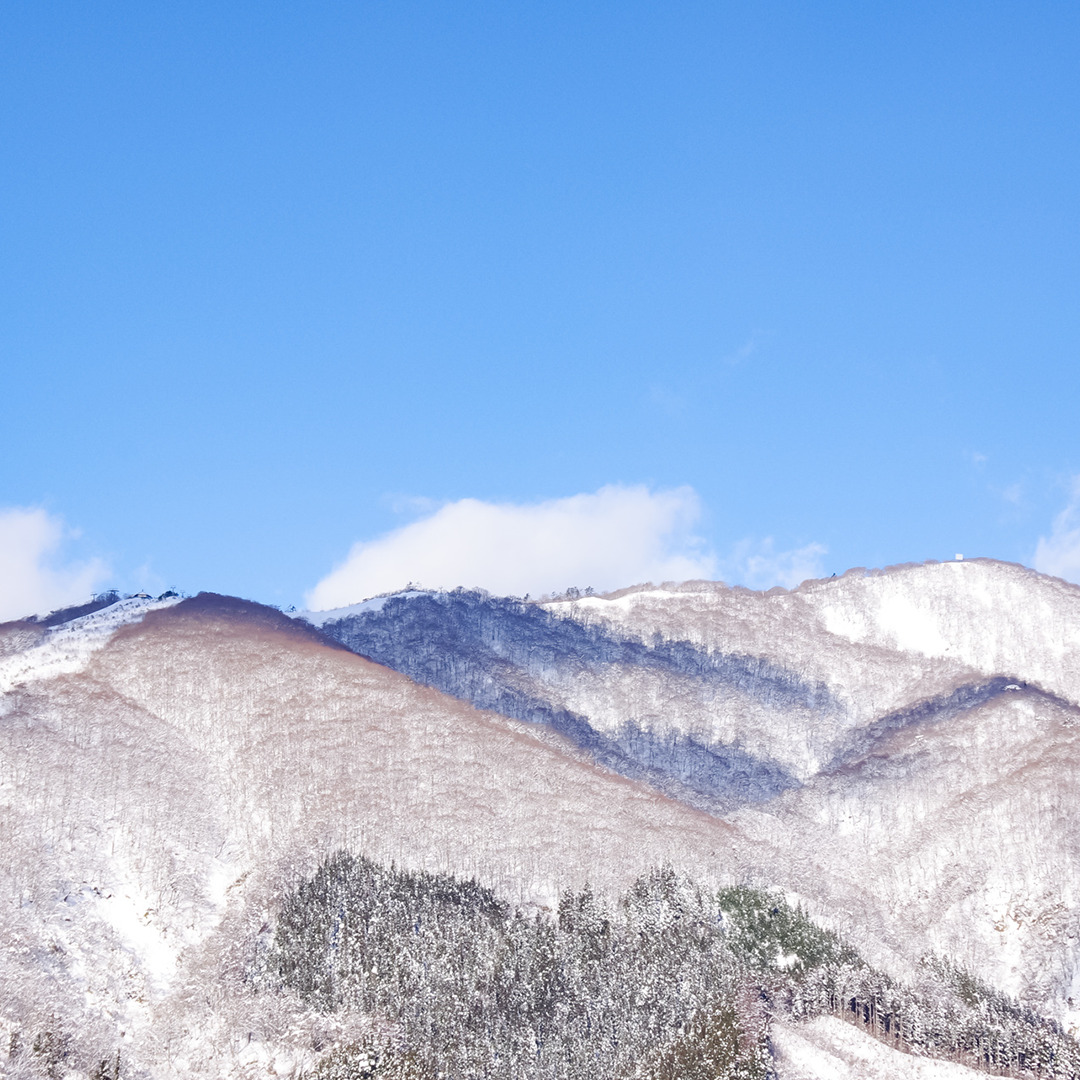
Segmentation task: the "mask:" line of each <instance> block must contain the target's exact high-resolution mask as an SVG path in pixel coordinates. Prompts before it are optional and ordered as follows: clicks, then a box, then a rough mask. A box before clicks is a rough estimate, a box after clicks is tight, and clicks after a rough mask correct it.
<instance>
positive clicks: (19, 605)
mask: <svg viewBox="0 0 1080 1080" xmlns="http://www.w3.org/2000/svg"><path fill="white" fill-rule="evenodd" d="M64 539H65V529H64V524H63V522H62V521H61V520H60V519H59V518H56V517H53V516H52V515H50V514H48V513H46V511H44V510H42V509H40V508H35V507H10V508H8V509H4V510H0V621H5V620H9V619H17V618H20V617H21V616H24V615H36V614H44V613H47V612H49V611H53V610H55V609H56V608H59V607H64V606H65V605H66V604H77V603H79V602H80V601H82V600H87V599H89V597H90V595H91V593H92V592H93V591H94V589H95V587H97V586H98V585H100V584H101V581H102V578H103V577H104V575H105V573H106V567H105V565H104V563H102V562H101V561H100V560H98V559H94V560H91V561H89V562H83V563H66V564H65V563H63V562H61V561H58V556H59V554H60V551H61V548H62V546H63V541H64Z"/></svg>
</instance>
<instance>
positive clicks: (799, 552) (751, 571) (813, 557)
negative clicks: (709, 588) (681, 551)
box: [721, 536, 829, 589]
mask: <svg viewBox="0 0 1080 1080" xmlns="http://www.w3.org/2000/svg"><path fill="white" fill-rule="evenodd" d="M828 550H829V549H828V548H827V547H825V546H824V545H823V544H817V543H811V544H806V545H804V546H803V547H798V548H789V549H788V550H786V551H777V550H776V544H775V543H774V541H773V538H772V537H771V536H767V537H765V539H764V540H750V539H747V540H742V541H740V542H739V543H738V544H736V545H735V547H734V549H733V550H732V552H731V554H730V555H729V556H728V557H727V558H726V559H723V560H722V562H721V570H722V572H723V576H724V578H725V579H726V580H727V581H730V582H732V583H734V584H739V585H746V586H748V587H749V588H752V589H770V588H772V587H773V586H774V585H783V586H784V587H785V588H787V589H792V588H794V587H795V586H796V585H799V584H801V583H802V582H804V581H807V580H808V579H810V578H819V577H823V576H824V574H825V571H824V565H823V563H822V558H823V557H824V556H825V555H827V554H828Z"/></svg>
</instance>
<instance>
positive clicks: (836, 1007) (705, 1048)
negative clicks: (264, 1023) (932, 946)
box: [252, 852, 1080, 1080]
mask: <svg viewBox="0 0 1080 1080" xmlns="http://www.w3.org/2000/svg"><path fill="white" fill-rule="evenodd" d="M252 978H253V979H254V980H255V981H256V982H257V983H258V984H259V985H260V987H262V988H264V990H265V991H266V992H273V991H274V990H275V989H283V988H290V989H293V990H295V991H297V992H298V993H299V994H300V995H301V996H302V998H303V999H304V1000H305V1001H307V1002H308V1003H309V1004H311V1005H312V1006H314V1007H315V1008H317V1009H320V1010H328V1011H332V1010H341V1009H350V1010H358V1011H362V1012H363V1013H365V1014H368V1015H370V1016H372V1017H374V1018H376V1019H377V1020H380V1021H382V1022H383V1023H382V1026H381V1028H380V1029H379V1031H378V1033H376V1034H373V1036H372V1037H371V1038H370V1039H369V1040H367V1041H364V1042H358V1043H354V1044H352V1045H348V1046H343V1047H337V1048H335V1049H333V1050H332V1051H330V1052H329V1053H327V1054H326V1055H325V1056H324V1057H323V1058H322V1059H321V1061H320V1062H319V1064H318V1066H317V1067H316V1070H315V1073H314V1074H313V1077H312V1080H347V1078H353V1077H365V1078H383V1077H385V1078H388V1080H390V1078H401V1080H406V1078H408V1080H412V1078H416V1080H428V1078H430V1080H435V1078H447V1080H450V1078H454V1080H457V1078H460V1080H481V1078H484V1080H513V1078H526V1077H527V1078H530V1080H532V1078H535V1080H556V1078H557V1080H630V1078H645V1077H649V1078H656V1080H766V1078H768V1077H770V1076H771V1075H772V1072H771V1058H770V1053H769V1024H770V1021H771V1019H772V1017H774V1016H776V1015H784V1016H786V1017H792V1018H804V1017H811V1016H816V1015H822V1014H832V1015H836V1016H841V1017H843V1018H844V1019H846V1020H848V1021H850V1022H851V1023H853V1024H856V1025H859V1026H861V1027H862V1028H864V1029H865V1030H867V1031H868V1032H869V1033H871V1034H872V1035H874V1036H876V1037H877V1038H879V1039H882V1040H884V1041H886V1042H888V1043H890V1044H891V1045H893V1046H896V1047H898V1048H900V1049H902V1050H905V1051H907V1052H910V1053H914V1054H920V1055H928V1056H933V1057H943V1058H948V1059H951V1060H955V1061H959V1062H962V1063H964V1064H967V1065H969V1066H974V1067H977V1068H981V1069H982V1070H984V1071H986V1072H989V1073H993V1074H997V1075H1008V1076H1017V1077H1022V1076H1039V1077H1062V1078H1065V1077H1076V1076H1080V1047H1078V1046H1077V1044H1076V1043H1075V1042H1074V1040H1072V1039H1071V1038H1069V1037H1068V1036H1067V1035H1065V1034H1064V1032H1063V1031H1062V1030H1061V1029H1060V1027H1059V1026H1058V1025H1056V1024H1055V1023H1053V1022H1052V1021H1049V1020H1047V1019H1045V1018H1044V1017H1041V1016H1039V1015H1038V1014H1037V1013H1035V1012H1033V1011H1030V1010H1027V1009H1024V1008H1023V1007H1021V1006H1020V1005H1019V1004H1017V1003H1016V1002H1014V1001H1012V1000H1010V999H1009V998H1007V997H1005V996H1004V995H1002V994H999V993H997V992H995V991H992V990H990V989H989V988H987V987H985V986H983V985H982V984H981V983H979V982H978V980H976V979H975V978H973V977H972V976H971V975H969V974H967V973H966V972H964V971H962V970H961V969H959V968H957V967H955V966H953V965H951V964H949V963H948V962H946V961H943V960H941V959H939V958H934V957H927V958H925V960H924V961H923V963H922V965H921V969H920V976H919V979H918V980H916V981H914V982H913V983H912V984H910V985H909V984H902V983H899V982H897V981H895V980H893V979H890V978H889V977H888V976H886V975H885V974H883V973H882V972H879V971H876V970H875V969H874V968H872V967H871V966H870V965H868V964H866V963H865V962H864V961H863V960H862V959H861V958H860V956H859V955H858V954H857V953H856V952H855V951H854V950H853V949H852V948H851V947H850V946H848V945H847V944H846V943H845V942H844V941H843V940H842V939H841V938H840V937H838V936H837V935H836V934H835V933H833V932H831V931H828V930H825V929H822V928H821V927H819V926H817V925H816V924H815V923H814V922H813V921H812V920H811V919H810V918H808V916H807V915H806V914H805V912H804V911H803V910H802V909H801V908H799V907H792V906H791V905H789V904H788V903H786V902H785V900H784V899H783V898H782V897H781V896H780V895H779V894H776V893H772V892H769V891H766V890H761V889H756V888H751V887H748V886H734V887H730V888H725V889H720V890H717V891H709V890H706V889H703V888H701V887H700V886H698V885H697V884H695V883H694V882H693V881H691V880H689V879H687V878H685V877H681V876H679V875H677V874H676V873H675V872H673V871H672V870H670V869H659V870H656V871H654V872H652V873H651V874H648V875H646V876H644V877H642V878H640V879H639V880H638V881H637V882H636V883H635V884H634V885H633V887H632V888H630V889H629V890H628V891H627V892H626V893H625V894H624V895H623V896H622V897H621V898H620V899H619V901H618V902H617V903H616V904H612V905H608V904H606V903H604V902H603V901H602V900H601V899H600V898H598V897H597V896H596V895H594V894H593V892H592V891H591V890H590V889H588V888H585V889H584V890H582V891H581V892H576V893H575V892H568V893H565V894H563V895H562V897H561V898H560V900H559V903H558V909H557V911H556V912H553V913H551V912H546V911H543V910H536V911H531V912H528V911H523V910H520V909H513V908H511V907H510V906H509V905H508V904H506V903H504V902H503V901H501V900H499V899H498V898H496V896H495V895H494V894H493V893H492V892H490V891H489V890H487V889H485V888H483V887H482V886H480V885H478V884H476V883H475V882H472V881H464V880H459V879H456V878H454V877H451V876H448V875H437V874H429V873H424V872H414V871H405V870H399V869H395V868H394V867H384V866H380V865H378V864H377V863H375V862H373V861H371V860H368V859H366V858H363V857H359V856H355V855H352V854H348V853H344V852H343V853H339V854H338V855H336V856H334V857H333V858H331V859H329V860H327V861H326V862H325V863H324V864H323V865H322V866H321V867H320V868H319V870H318V871H317V873H315V874H314V875H313V876H312V877H311V878H310V879H308V880H306V881H304V882H302V883H301V884H300V885H299V886H298V887H297V888H296V889H295V890H294V891H293V892H292V893H291V894H290V895H289V896H288V897H287V898H286V899H285V901H284V903H283V905H282V910H281V914H280V918H279V920H278V923H277V927H276V931H275V933H274V935H273V939H272V943H271V944H270V945H268V946H267V947H265V948H264V949H263V950H262V951H261V952H260V954H259V956H258V958H257V960H256V962H255V963H254V965H253V968H252Z"/></svg>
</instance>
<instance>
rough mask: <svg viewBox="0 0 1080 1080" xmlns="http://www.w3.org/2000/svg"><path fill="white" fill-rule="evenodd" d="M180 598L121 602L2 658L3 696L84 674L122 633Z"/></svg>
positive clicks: (51, 631)
mask: <svg viewBox="0 0 1080 1080" xmlns="http://www.w3.org/2000/svg"><path fill="white" fill-rule="evenodd" d="M180 600H181V597H179V596H175V597H170V598H169V599H167V600H143V599H140V598H138V597H133V598H132V599H130V600H120V601H118V602H117V603H115V604H110V605H109V607H106V608H101V609H100V610H99V611H93V612H91V613H90V614H89V615H83V616H82V617H81V618H78V619H72V620H71V622H67V623H63V624H61V625H60V626H55V627H52V628H51V629H49V630H47V631H46V632H45V638H44V640H43V641H41V642H39V643H38V644H37V645H34V646H31V647H30V648H29V649H25V650H23V651H22V652H17V653H15V654H14V655H12V656H5V657H3V658H0V693H7V692H8V691H9V690H11V689H12V688H13V687H16V686H19V685H20V684H22V683H27V682H33V681H35V680H38V679H51V678H55V677H56V676H57V675H70V674H72V673H74V672H77V671H82V670H83V668H85V667H86V665H87V664H88V663H89V661H90V657H91V656H93V654H94V653H96V652H97V651H98V650H99V649H103V648H104V647H105V645H106V644H107V643H108V641H109V639H110V638H111V637H112V636H113V634H115V633H116V631H117V630H119V629H120V627H121V626H127V625H129V624H131V623H137V622H139V621H140V620H141V619H142V618H143V616H145V615H146V614H147V613H148V612H151V611H156V610H157V609H158V608H167V607H172V606H173V605H174V604H178V603H180Z"/></svg>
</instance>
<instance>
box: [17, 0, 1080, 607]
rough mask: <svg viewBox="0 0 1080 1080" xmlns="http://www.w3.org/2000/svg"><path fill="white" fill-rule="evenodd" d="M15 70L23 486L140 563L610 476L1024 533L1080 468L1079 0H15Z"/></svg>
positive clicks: (827, 537) (890, 556) (724, 520)
mask: <svg viewBox="0 0 1080 1080" xmlns="http://www.w3.org/2000/svg"><path fill="white" fill-rule="evenodd" d="M0 82H2V93H0V146H2V151H0V273H2V290H0V294H2V295H0V418H2V426H0V454H2V457H0V460H2V461H3V467H2V470H0V506H44V507H46V508H47V509H48V510H49V511H50V512H51V513H53V514H56V515H59V516H62V517H63V518H64V519H65V520H66V521H67V522H68V523H69V524H70V525H72V526H74V527H77V528H79V529H80V530H81V536H80V538H79V539H78V540H77V542H75V544H74V545H73V546H72V547H71V549H70V551H71V553H72V555H73V556H75V555H98V556H102V557H104V558H105V559H107V560H108V561H109V562H110V564H111V565H112V567H113V577H114V579H115V581H116V583H117V584H119V585H121V586H122V587H125V586H126V587H128V588H131V587H134V586H135V585H136V584H138V583H139V582H140V581H141V580H142V577H141V576H140V575H143V576H146V575H149V576H148V577H147V580H148V581H150V582H151V583H152V584H153V583H159V582H160V583H164V584H170V585H175V586H177V587H180V588H183V589H186V590H197V589H200V588H208V589H218V590H222V591H228V592H235V593H240V594H242V595H248V596H253V597H256V598H259V599H264V600H267V601H271V602H277V603H289V602H293V601H296V600H298V598H299V597H300V595H301V594H302V592H303V590H304V589H305V588H308V587H310V586H311V585H312V584H313V583H314V582H315V581H316V580H317V579H318V578H320V577H321V576H322V575H324V574H325V573H326V572H327V571H328V570H329V569H330V567H331V566H332V565H333V564H334V563H335V562H337V561H338V560H340V559H341V558H342V557H343V556H344V554H345V553H346V551H347V550H348V548H349V545H350V544H351V543H352V542H353V541H356V540H360V539H366V538H371V537H374V536H377V535H379V534H380V533H382V532H385V531H386V530H388V529H391V528H394V527H396V526H399V525H401V524H403V523H404V522H405V521H408V520H410V518H409V515H408V514H407V513H406V514H404V515H403V513H402V510H401V508H400V505H399V502H400V497H403V496H410V497H412V496H420V497H425V498H428V499H432V500H435V502H436V503H438V502H441V501H444V500H455V499H460V498H462V497H465V496H471V497H475V498H478V499H484V500H494V501H517V502H523V501H530V500H535V499H540V498H550V497H556V496H566V495H572V494H575V493H578V492H590V491H595V490H597V489H598V488H600V487H601V486H602V485H605V484H616V483H621V484H638V483H646V484H650V485H654V486H656V487H658V488H668V487H673V486H676V485H683V484H688V485H691V486H692V487H693V488H694V489H695V490H696V491H697V492H698V494H699V495H700V497H701V500H702V503H703V505H704V507H705V517H704V519H703V521H702V522H701V523H700V529H701V530H702V531H703V533H704V535H705V536H706V538H707V540H708V542H709V543H710V544H711V545H712V546H713V547H714V548H715V549H716V550H718V551H723V550H726V549H727V548H729V547H730V546H731V545H733V544H735V543H737V542H738V541H740V540H742V539H744V538H747V537H753V538H761V537H765V536H772V537H774V538H775V543H776V545H777V546H778V547H782V548H790V547H797V546H799V545H803V544H807V543H811V542H816V543H820V544H823V545H825V546H826V547H827V548H828V552H829V553H828V555H827V557H826V559H825V564H826V565H825V569H826V570H827V571H828V572H831V571H833V570H837V571H842V570H843V569H845V568H846V567H848V566H851V565H883V564H886V563H892V562H898V561H906V560H922V559H925V558H951V557H952V555H953V553H954V552H957V551H963V552H965V553H969V554H972V555H991V556H995V557H999V558H1004V559H1018V560H1026V559H1029V558H1030V557H1031V553H1032V551H1033V550H1034V546H1035V543H1036V541H1037V539H1038V537H1039V535H1040V534H1041V533H1046V532H1047V531H1048V530H1049V527H1050V522H1051V520H1052V519H1053V517H1054V515H1055V514H1056V513H1057V512H1058V511H1059V510H1060V509H1061V508H1062V506H1063V505H1064V504H1065V502H1066V501H1067V498H1068V484H1069V481H1070V478H1071V477H1072V476H1073V475H1075V474H1076V473H1078V472H1080V422H1078V405H1080V363H1078V361H1080V304H1078V299H1080V295H1078V294H1080V289H1078V286H1080V242H1078V240H1080V236H1078V217H1080V214H1078V210H1080V203H1078V200H1080V6H1078V5H1077V4H1075V3H1064V2H1063V3H1040V2H1030V0H1029V2H1024V3H1009V4H1007V3H994V2H987V0H981V2H978V3H974V2H973V3H953V2H945V3H941V2H934V3H919V2H912V0H905V2H903V3H899V2H898V3H888V2H882V3H866V2H860V3H854V2H852V3H835V2H827V0H824V2H821V3H814V4H809V3H794V2H788V3H770V2H767V0H765V2H745V3H723V2H712V3H682V2H678V0H665V2H663V3H659V2H650V3H640V2H638V3H635V2H628V0H619V2H590V0H574V2H573V3H562V2H553V0H545V2H544V3H517V2H513V0H509V2H498V3H495V2H489V3H465V2H460V3H459V2H453V0H448V2H439V3H435V2H429V3H410V2H407V0H394V2H392V3H391V2H379V3H374V2H361V0H356V2H351V3H344V2H343V3H324V2H320V0H305V2H303V3H299V2H296V3H288V4H286V3H279V2H273V0H260V2H258V3H254V2H252V3H242V2H235V0H215V2H214V3H207V2H196V0H192V2H187V3H182V4H175V3H163V2H153V0H138V2H131V3H113V2H108V0H105V2H102V3H94V4H85V3H74V2H72V3H52V2H49V0H30V2H22V0H18V2H9V3H5V4H4V5H3V8H2V34H0ZM140 568H141V569H140Z"/></svg>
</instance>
